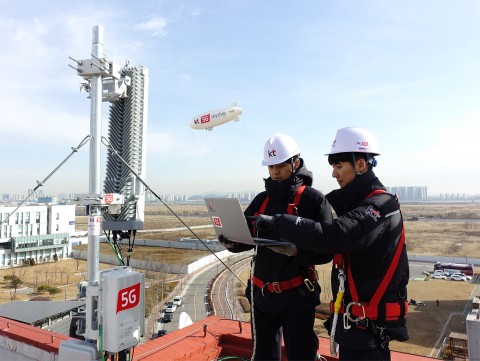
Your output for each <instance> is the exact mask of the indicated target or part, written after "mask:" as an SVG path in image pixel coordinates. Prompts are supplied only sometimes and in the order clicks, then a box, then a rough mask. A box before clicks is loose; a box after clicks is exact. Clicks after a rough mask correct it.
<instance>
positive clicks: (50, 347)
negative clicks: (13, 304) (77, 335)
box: [0, 317, 73, 354]
mask: <svg viewBox="0 0 480 361" xmlns="http://www.w3.org/2000/svg"><path fill="white" fill-rule="evenodd" d="M0 335H2V336H4V337H8V338H10V339H12V340H15V341H18V342H22V343H25V344H28V345H32V346H34V347H36V348H38V349H41V350H45V351H47V352H51V353H56V354H58V349H59V347H60V344H61V343H62V342H63V341H66V340H73V338H71V337H68V336H65V335H62V334H59V333H55V332H51V331H47V330H44V329H41V328H38V327H34V326H31V325H27V324H25V323H22V322H18V321H14V320H10V319H8V318H4V317H0Z"/></svg>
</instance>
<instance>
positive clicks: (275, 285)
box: [272, 282, 282, 293]
mask: <svg viewBox="0 0 480 361" xmlns="http://www.w3.org/2000/svg"><path fill="white" fill-rule="evenodd" d="M272 287H273V292H275V293H282V287H280V283H278V282H272Z"/></svg>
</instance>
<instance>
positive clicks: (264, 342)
mask: <svg viewBox="0 0 480 361" xmlns="http://www.w3.org/2000/svg"><path fill="white" fill-rule="evenodd" d="M254 312H255V313H254V315H253V316H254V318H255V320H254V324H253V322H252V327H255V336H256V337H255V341H254V342H255V357H254V360H262V361H264V360H281V345H282V333H283V341H284V343H285V351H286V353H287V358H288V360H291V361H304V360H305V361H306V360H309V361H313V360H315V358H316V355H317V351H318V336H317V335H316V334H315V331H314V330H313V324H314V322H315V308H313V307H312V308H309V309H307V310H302V311H297V312H292V311H284V312H262V311H261V310H259V309H258V308H256V307H255V309H254ZM252 334H253V330H252Z"/></svg>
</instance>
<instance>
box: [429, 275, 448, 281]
mask: <svg viewBox="0 0 480 361" xmlns="http://www.w3.org/2000/svg"><path fill="white" fill-rule="evenodd" d="M432 278H435V279H437V280H446V279H447V276H446V275H444V274H443V273H434V274H433V275H432Z"/></svg>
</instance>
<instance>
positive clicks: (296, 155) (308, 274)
mask: <svg viewBox="0 0 480 361" xmlns="http://www.w3.org/2000/svg"><path fill="white" fill-rule="evenodd" d="M262 164H263V165H264V166H267V167H268V173H269V177H268V178H267V179H264V182H265V191H264V192H261V193H259V194H258V195H257V196H256V197H255V198H254V199H253V201H252V202H251V203H250V205H249V206H248V207H247V209H246V210H245V212H244V213H245V216H246V217H247V219H251V217H254V216H257V215H258V214H259V213H262V214H271V215H274V214H277V213H290V214H298V215H300V216H302V217H305V218H308V219H312V220H313V222H315V221H316V222H319V221H331V220H332V219H333V218H332V211H331V207H330V205H329V204H328V202H327V201H326V199H325V197H324V195H323V194H322V193H320V192H319V191H318V190H316V189H314V188H312V187H311V185H312V180H313V178H312V173H311V172H310V171H308V170H307V168H306V166H305V163H304V161H303V159H302V158H300V149H299V148H298V145H297V143H296V142H295V141H294V140H293V139H292V138H291V137H289V136H288V135H285V134H281V133H277V134H275V135H273V136H272V137H271V138H270V139H268V140H267V142H266V143H265V147H264V156H263V162H262ZM252 227H253V225H252ZM252 232H253V233H254V234H255V235H256V233H257V231H256V230H254V229H252ZM258 236H259V237H262V238H270V239H276V238H278V235H276V234H275V233H272V232H260V231H259V232H258ZM219 240H220V241H221V242H222V243H223V244H224V245H225V246H226V247H227V248H228V249H229V250H230V251H231V252H242V251H246V250H249V249H252V247H253V246H249V245H245V244H238V243H233V242H230V241H229V240H226V239H225V238H223V237H219ZM277 251H278V249H277V248H276V247H257V250H256V254H255V256H254V258H253V260H252V272H251V278H250V280H249V287H247V290H246V296H247V298H249V300H250V302H251V309H252V314H251V317H252V335H253V337H252V338H253V346H254V348H253V358H252V359H253V360H281V359H282V355H281V344H282V333H283V339H284V343H285V352H286V354H287V358H288V360H296V361H297V360H315V359H316V353H317V350H318V337H317V335H316V334H315V332H314V329H313V325H314V321H315V306H317V305H318V304H320V286H319V285H318V283H317V279H316V273H315V269H314V265H315V264H321V263H328V262H330V261H331V260H332V255H331V254H320V253H315V252H311V251H305V250H304V249H302V248H301V247H296V246H294V245H290V246H281V247H280V252H281V253H278V252H277ZM252 284H253V286H252ZM252 295H253V297H252Z"/></svg>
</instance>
